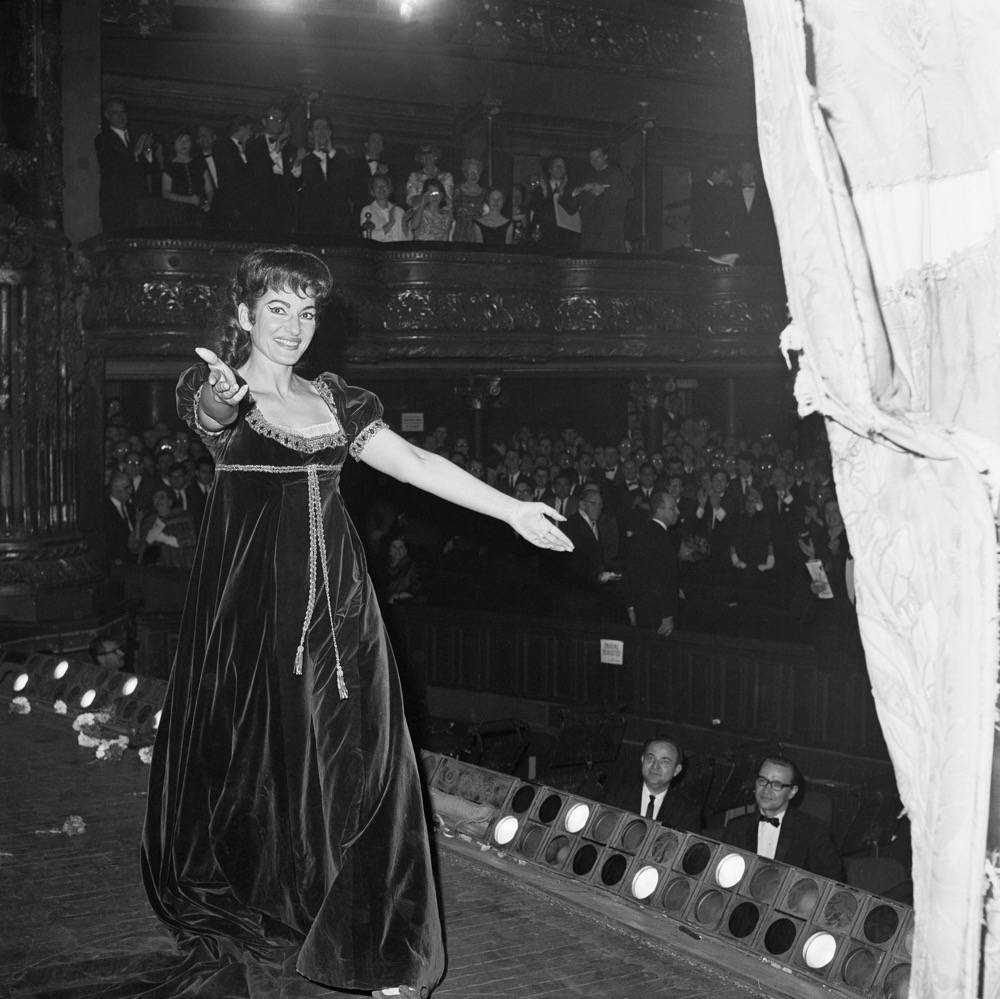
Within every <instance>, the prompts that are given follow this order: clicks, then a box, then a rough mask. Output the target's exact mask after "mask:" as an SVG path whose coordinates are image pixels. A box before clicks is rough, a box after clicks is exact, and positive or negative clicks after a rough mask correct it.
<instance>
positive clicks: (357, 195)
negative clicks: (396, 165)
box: [351, 132, 392, 209]
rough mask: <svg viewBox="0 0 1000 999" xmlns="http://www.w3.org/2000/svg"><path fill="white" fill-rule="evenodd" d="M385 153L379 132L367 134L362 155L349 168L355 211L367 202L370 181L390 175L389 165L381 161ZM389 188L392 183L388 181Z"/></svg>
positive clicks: (370, 188) (369, 192) (370, 189)
mask: <svg viewBox="0 0 1000 999" xmlns="http://www.w3.org/2000/svg"><path fill="white" fill-rule="evenodd" d="M384 152H385V147H384V143H383V141H382V133H381V132H369V133H368V137H367V138H366V139H365V147H364V150H363V152H362V155H361V156H360V157H359V158H358V159H357V160H355V161H354V163H353V165H352V167H351V175H352V191H351V200H352V202H353V204H354V207H355V208H356V209H360V207H361V206H362V205H363V204H364V203H365V202H366V201H367V200H368V197H369V195H370V194H371V191H372V186H371V185H372V181H373V180H374V179H375V178H376V177H388V176H389V175H390V173H391V171H390V170H389V164H388V163H386V162H385V160H384V159H383V154H384ZM389 186H390V188H391V186H392V182H391V180H390V182H389Z"/></svg>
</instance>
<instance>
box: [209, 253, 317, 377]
mask: <svg viewBox="0 0 1000 999" xmlns="http://www.w3.org/2000/svg"><path fill="white" fill-rule="evenodd" d="M271 290H278V291H294V292H295V293H296V294H298V295H309V296H312V297H313V298H315V299H316V306H317V308H318V307H319V306H321V305H322V304H323V301H324V299H326V298H327V297H329V295H330V292H331V291H332V290H333V278H331V277H330V270H329V268H328V267H327V266H326V264H325V263H323V261H322V260H320V258H319V257H317V256H316V255H315V254H312V253H306V252H305V251H303V250H254V251H253V253H248V254H247V255H246V256H245V257H244V258H243V259H242V260H241V261H240V265H239V267H238V268H237V269H236V276H235V277H234V278H233V280H232V282H231V283H230V285H229V292H228V300H227V302H226V304H225V305H224V306H223V308H222V313H221V315H220V317H219V327H218V335H219V342H218V346H217V347H216V351H215V352H216V353H217V354H218V355H219V358H220V360H222V361H224V362H225V363H226V364H228V365H229V366H230V367H231V368H234V369H235V368H240V367H242V366H243V365H244V364H245V363H246V361H247V358H248V357H249V356H250V334H249V333H248V332H247V331H246V330H245V329H243V327H242V326H240V320H239V309H240V306H241V305H245V306H246V307H247V309H249V310H250V314H251V315H252V314H253V311H254V308H255V306H256V305H257V302H258V301H260V299H261V298H263V297H264V295H265V294H267V292H268V291H271Z"/></svg>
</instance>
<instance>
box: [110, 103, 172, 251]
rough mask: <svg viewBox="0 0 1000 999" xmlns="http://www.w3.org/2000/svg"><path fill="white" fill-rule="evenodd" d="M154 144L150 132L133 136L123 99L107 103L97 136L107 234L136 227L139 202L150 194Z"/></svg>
mask: <svg viewBox="0 0 1000 999" xmlns="http://www.w3.org/2000/svg"><path fill="white" fill-rule="evenodd" d="M152 141H153V137H152V135H150V133H149V132H143V134H142V135H140V136H138V137H136V138H133V136H132V135H131V134H130V133H129V130H128V111H127V110H126V108H125V102H124V101H123V100H120V99H119V98H117V97H113V98H111V99H110V100H108V101H105V103H104V122H103V124H102V126H101V131H100V132H99V133H98V134H97V135H96V136H95V137H94V151H95V152H96V153H97V165H98V168H99V170H100V177H101V179H100V191H99V204H100V211H101V225H102V226H103V228H104V231H105V232H122V231H124V230H126V229H132V228H134V227H135V221H136V202H137V201H138V200H139V199H140V198H145V197H147V196H148V194H149V191H148V189H147V187H146V173H147V171H148V170H149V169H150V168H151V166H152V164H153V162H154V161H153V155H152ZM157 170H158V167H157ZM157 194H159V189H157Z"/></svg>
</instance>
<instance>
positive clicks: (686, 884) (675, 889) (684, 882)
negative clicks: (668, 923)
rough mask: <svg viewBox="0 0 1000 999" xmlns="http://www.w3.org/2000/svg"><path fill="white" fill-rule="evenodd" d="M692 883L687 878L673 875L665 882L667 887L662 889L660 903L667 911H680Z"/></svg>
mask: <svg viewBox="0 0 1000 999" xmlns="http://www.w3.org/2000/svg"><path fill="white" fill-rule="evenodd" d="M693 883H694V882H692V881H689V880H688V879H687V878H680V877H675V878H673V879H671V880H670V881H669V882H668V883H667V887H666V888H664V889H663V897H662V898H661V899H660V904H661V905H662V906H663V908H664V909H666V910H667V912H673V913H680V911H681V909H683V908H684V906H685V905H686V904H687V900H688V898H690V896H691V886H692V884H693Z"/></svg>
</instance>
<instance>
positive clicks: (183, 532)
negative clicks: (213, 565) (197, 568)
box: [138, 489, 198, 569]
mask: <svg viewBox="0 0 1000 999" xmlns="http://www.w3.org/2000/svg"><path fill="white" fill-rule="evenodd" d="M140 539H141V540H140V542H139V551H138V557H139V560H140V561H141V562H142V563H143V564H147V563H149V562H156V563H157V564H158V565H161V566H163V567H164V568H167V569H190V568H191V566H193V565H194V551H195V547H196V546H197V543H198V533H197V530H196V528H195V521H194V518H193V517H192V516H191V514H190V513H188V511H187V510H181V509H179V508H177V507H175V506H174V505H173V504H172V502H171V494H170V492H169V491H168V490H166V489H157V490H156V492H154V493H153V512H152V513H149V514H147V515H146V517H145V518H144V519H143V522H142V527H141V528H140ZM150 549H153V551H152V552H151V551H150ZM153 555H155V556H156V557H152V556H153Z"/></svg>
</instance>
